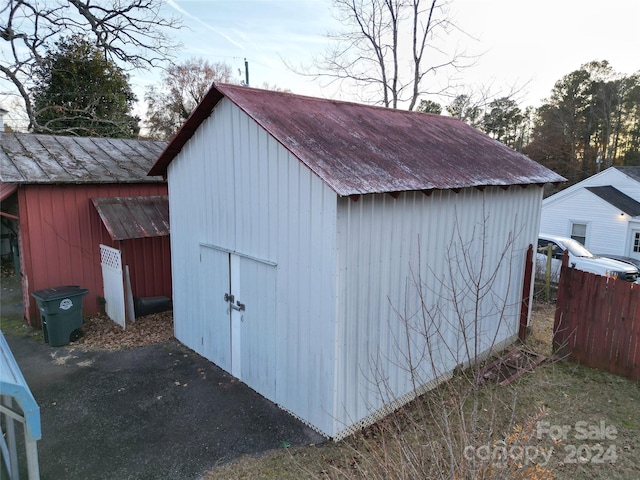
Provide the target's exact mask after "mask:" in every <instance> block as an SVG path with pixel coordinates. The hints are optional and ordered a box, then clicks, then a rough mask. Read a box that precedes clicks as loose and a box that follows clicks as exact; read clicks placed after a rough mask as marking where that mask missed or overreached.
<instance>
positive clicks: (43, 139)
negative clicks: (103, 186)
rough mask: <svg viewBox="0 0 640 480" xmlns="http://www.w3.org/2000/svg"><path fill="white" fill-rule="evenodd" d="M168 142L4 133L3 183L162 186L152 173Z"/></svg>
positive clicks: (0, 149) (0, 151) (0, 150)
mask: <svg viewBox="0 0 640 480" xmlns="http://www.w3.org/2000/svg"><path fill="white" fill-rule="evenodd" d="M165 146H166V142H156V141H150V140H132V139H122V138H94V137H68V136H60V135H34V134H30V133H7V132H2V133H0V180H2V181H3V182H11V183H39V184H46V183H139V182H159V181H162V178H161V177H149V176H147V172H148V171H149V168H150V167H151V165H153V162H154V161H155V160H156V159H157V158H158V156H159V155H160V153H161V152H162V150H163V148H164V147H165Z"/></svg>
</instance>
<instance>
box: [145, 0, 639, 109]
mask: <svg viewBox="0 0 640 480" xmlns="http://www.w3.org/2000/svg"><path fill="white" fill-rule="evenodd" d="M331 3H332V2H331V0H275V1H269V0H168V1H167V5H166V6H165V8H166V9H167V13H172V14H174V15H177V16H182V17H183V21H184V24H185V25H186V26H187V27H188V28H186V29H184V30H183V31H181V32H179V33H178V34H177V35H178V37H179V39H180V40H181V41H182V43H183V45H184V48H183V50H182V51H181V53H180V55H181V57H182V58H184V59H186V58H189V57H202V58H204V59H207V60H209V61H211V62H216V61H218V62H219V61H224V62H226V63H229V64H230V65H232V66H233V67H234V74H236V75H237V78H238V80H240V79H242V78H244V77H243V75H244V59H245V58H246V59H247V61H248V63H249V73H250V83H251V85H252V86H257V87H260V86H262V84H263V83H264V82H267V83H269V84H271V85H274V84H275V85H277V86H279V87H281V88H287V89H290V90H291V91H293V92H294V93H301V94H308V95H316V96H325V97H335V96H339V95H337V94H336V92H334V91H331V90H329V89H325V90H322V89H321V88H320V87H319V86H318V85H317V83H313V82H310V81H309V80H308V79H306V78H304V77H301V76H298V75H295V74H294V73H292V72H291V71H289V70H288V69H287V68H286V67H285V65H284V62H283V58H284V59H287V60H288V61H290V62H291V63H294V64H297V63H309V61H310V59H311V58H312V57H313V56H314V55H318V54H320V53H321V52H323V50H324V49H325V47H326V45H327V39H326V37H325V34H326V33H327V31H329V30H331V29H333V28H335V21H334V19H333V18H332V14H331ZM450 8H451V13H452V15H453V16H454V19H455V21H456V23H457V25H458V26H459V27H460V28H462V29H463V30H464V31H465V32H467V33H468V34H469V35H470V36H469V37H465V36H460V35H459V36H457V37H456V38H455V39H454V38H452V42H456V45H457V46H458V48H462V49H464V50H465V51H467V52H469V53H483V55H482V56H481V57H480V58H478V60H477V65H476V66H475V67H473V68H471V69H468V70H466V71H465V72H464V74H463V78H462V81H463V82H464V83H465V84H468V85H471V86H476V87H477V86H480V85H484V86H489V85H491V88H492V90H493V91H495V92H498V91H507V90H508V88H509V87H510V86H512V85H517V86H522V85H526V87H525V89H524V91H523V94H522V95H521V96H520V102H521V105H522V106H527V105H533V106H538V105H539V104H540V101H541V100H542V99H543V98H545V97H547V96H548V95H549V93H550V91H551V88H552V87H553V84H554V83H555V82H556V81H557V80H559V79H560V78H561V77H562V76H564V75H566V74H568V73H570V72H571V71H573V70H576V69H578V68H579V67H580V65H582V64H584V63H587V62H589V61H591V60H608V61H609V62H610V63H611V65H612V67H613V68H614V70H616V71H617V72H620V73H625V74H628V73H633V72H635V71H638V70H640V53H639V51H640V41H639V40H638V28H639V23H640V20H639V19H640V1H639V0H607V1H606V2H605V1H603V0H535V1H533V0H453V1H452V2H451V5H450ZM475 39H477V40H475ZM443 77H444V76H443ZM156 80H157V79H156V78H155V77H151V76H142V75H138V76H136V77H135V78H134V79H133V81H134V83H135V84H136V87H137V89H142V88H143V87H144V86H145V85H146V84H148V83H153V82H154V81H156ZM440 80H441V81H443V82H444V81H445V80H446V78H441V79H440Z"/></svg>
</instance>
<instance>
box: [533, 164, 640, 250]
mask: <svg viewBox="0 0 640 480" xmlns="http://www.w3.org/2000/svg"><path fill="white" fill-rule="evenodd" d="M540 232H543V233H547V234H551V235H560V236H564V237H571V238H574V239H576V240H578V241H579V242H581V243H583V244H584V245H585V246H586V247H587V248H588V249H589V250H591V251H592V252H595V253H602V254H605V253H610V254H615V255H621V256H627V257H633V258H638V259H640V167H610V168H607V169H606V170H604V171H602V172H600V173H598V174H596V175H593V176H591V177H589V178H587V179H585V180H583V181H581V182H579V183H576V184H575V185H572V186H570V187H568V188H566V189H564V190H561V191H560V192H558V193H556V194H554V195H551V196H550V197H548V198H545V199H544V200H543V202H542V214H541V218H540Z"/></svg>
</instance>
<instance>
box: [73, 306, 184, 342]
mask: <svg viewBox="0 0 640 480" xmlns="http://www.w3.org/2000/svg"><path fill="white" fill-rule="evenodd" d="M82 333H83V336H82V337H81V338H80V339H79V340H78V341H76V342H75V345H77V346H79V347H82V348H86V349H92V350H93V349H95V350H121V349H128V348H137V347H143V346H145V345H154V344H157V343H162V342H166V341H167V340H170V339H172V338H173V312H172V311H168V312H161V313H153V314H151V315H145V316H144V317H139V318H138V319H136V321H135V323H131V324H128V325H127V328H126V329H124V330H123V329H122V327H121V326H120V325H118V324H117V323H115V322H114V321H112V320H111V319H110V318H108V317H107V316H105V315H96V316H94V317H91V318H88V319H85V321H84V325H83V326H82Z"/></svg>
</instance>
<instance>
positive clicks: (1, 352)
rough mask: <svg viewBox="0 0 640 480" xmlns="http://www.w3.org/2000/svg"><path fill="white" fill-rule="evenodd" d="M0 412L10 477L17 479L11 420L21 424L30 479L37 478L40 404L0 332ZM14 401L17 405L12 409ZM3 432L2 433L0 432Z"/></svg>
mask: <svg viewBox="0 0 640 480" xmlns="http://www.w3.org/2000/svg"><path fill="white" fill-rule="evenodd" d="M0 395H1V398H2V402H1V403H0V415H1V416H2V417H4V419H5V420H6V422H5V424H6V428H7V432H6V437H7V440H6V441H5V440H4V435H3V436H2V439H0V443H1V445H0V447H1V450H2V455H3V457H4V460H5V464H6V465H7V466H8V470H9V478H11V479H17V478H18V465H17V458H18V455H17V452H16V441H15V430H14V425H13V424H14V420H18V421H19V422H21V423H23V424H24V438H25V448H26V453H27V467H28V472H29V479H30V480H37V479H39V478H40V474H39V468H38V450H37V446H36V442H37V441H38V440H39V439H40V438H41V437H42V432H41V428H40V407H39V406H38V404H37V403H36V399H35V398H34V397H33V394H32V393H31V390H30V389H29V386H28V385H27V382H26V380H25V379H24V376H23V375H22V372H21V371H20V367H18V364H17V363H16V360H15V358H14V356H13V353H12V352H11V350H10V349H9V345H8V344H7V341H6V340H5V338H4V334H3V333H2V332H1V331H0ZM14 404H17V406H18V407H19V408H17V409H16V408H14ZM3 433H4V432H3Z"/></svg>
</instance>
